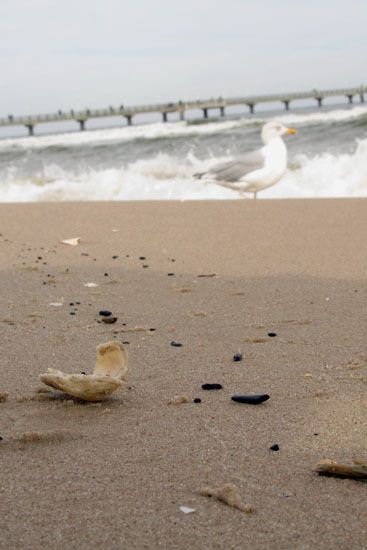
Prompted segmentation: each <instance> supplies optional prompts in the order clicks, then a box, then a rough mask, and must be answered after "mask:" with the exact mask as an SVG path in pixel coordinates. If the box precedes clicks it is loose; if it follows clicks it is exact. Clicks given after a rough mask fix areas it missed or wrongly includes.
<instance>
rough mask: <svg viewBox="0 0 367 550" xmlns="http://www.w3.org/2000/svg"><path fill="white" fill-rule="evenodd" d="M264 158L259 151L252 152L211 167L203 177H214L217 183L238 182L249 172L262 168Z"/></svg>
mask: <svg viewBox="0 0 367 550" xmlns="http://www.w3.org/2000/svg"><path fill="white" fill-rule="evenodd" d="M264 164H265V157H264V155H263V153H262V151H261V149H258V150H257V151H253V152H252V153H247V154H246V155H242V156H241V157H237V158H236V159H234V160H230V161H228V162H223V163H221V164H217V165H215V166H213V168H211V169H210V170H208V172H206V173H205V175H208V176H211V177H214V178H215V179H216V180H218V181H238V180H239V179H241V178H243V177H244V176H246V174H249V173H250V172H254V171H255V170H260V169H261V168H263V167H264Z"/></svg>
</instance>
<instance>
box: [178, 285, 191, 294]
mask: <svg viewBox="0 0 367 550" xmlns="http://www.w3.org/2000/svg"><path fill="white" fill-rule="evenodd" d="M174 290H175V292H181V293H182V294H185V293H187V292H193V289H192V288H191V287H189V286H183V287H181V288H179V287H176V288H175V289H174Z"/></svg>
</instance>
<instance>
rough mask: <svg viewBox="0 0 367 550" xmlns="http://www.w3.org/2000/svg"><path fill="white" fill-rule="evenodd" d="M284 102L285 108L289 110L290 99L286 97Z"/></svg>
mask: <svg viewBox="0 0 367 550" xmlns="http://www.w3.org/2000/svg"><path fill="white" fill-rule="evenodd" d="M283 103H284V108H285V110H286V111H289V103H290V101H289V99H285V100H284V101H283Z"/></svg>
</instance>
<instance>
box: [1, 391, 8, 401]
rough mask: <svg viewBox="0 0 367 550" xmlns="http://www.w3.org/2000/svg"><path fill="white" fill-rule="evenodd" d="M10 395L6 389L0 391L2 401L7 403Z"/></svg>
mask: <svg viewBox="0 0 367 550" xmlns="http://www.w3.org/2000/svg"><path fill="white" fill-rule="evenodd" d="M8 397H9V394H8V393H6V391H0V403H5V401H6V400H7V399H8Z"/></svg>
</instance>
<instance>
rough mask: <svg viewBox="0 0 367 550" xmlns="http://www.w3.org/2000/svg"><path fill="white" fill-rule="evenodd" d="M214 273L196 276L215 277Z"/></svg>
mask: <svg viewBox="0 0 367 550" xmlns="http://www.w3.org/2000/svg"><path fill="white" fill-rule="evenodd" d="M216 276H217V274H216V273H202V274H201V275H198V277H216Z"/></svg>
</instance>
